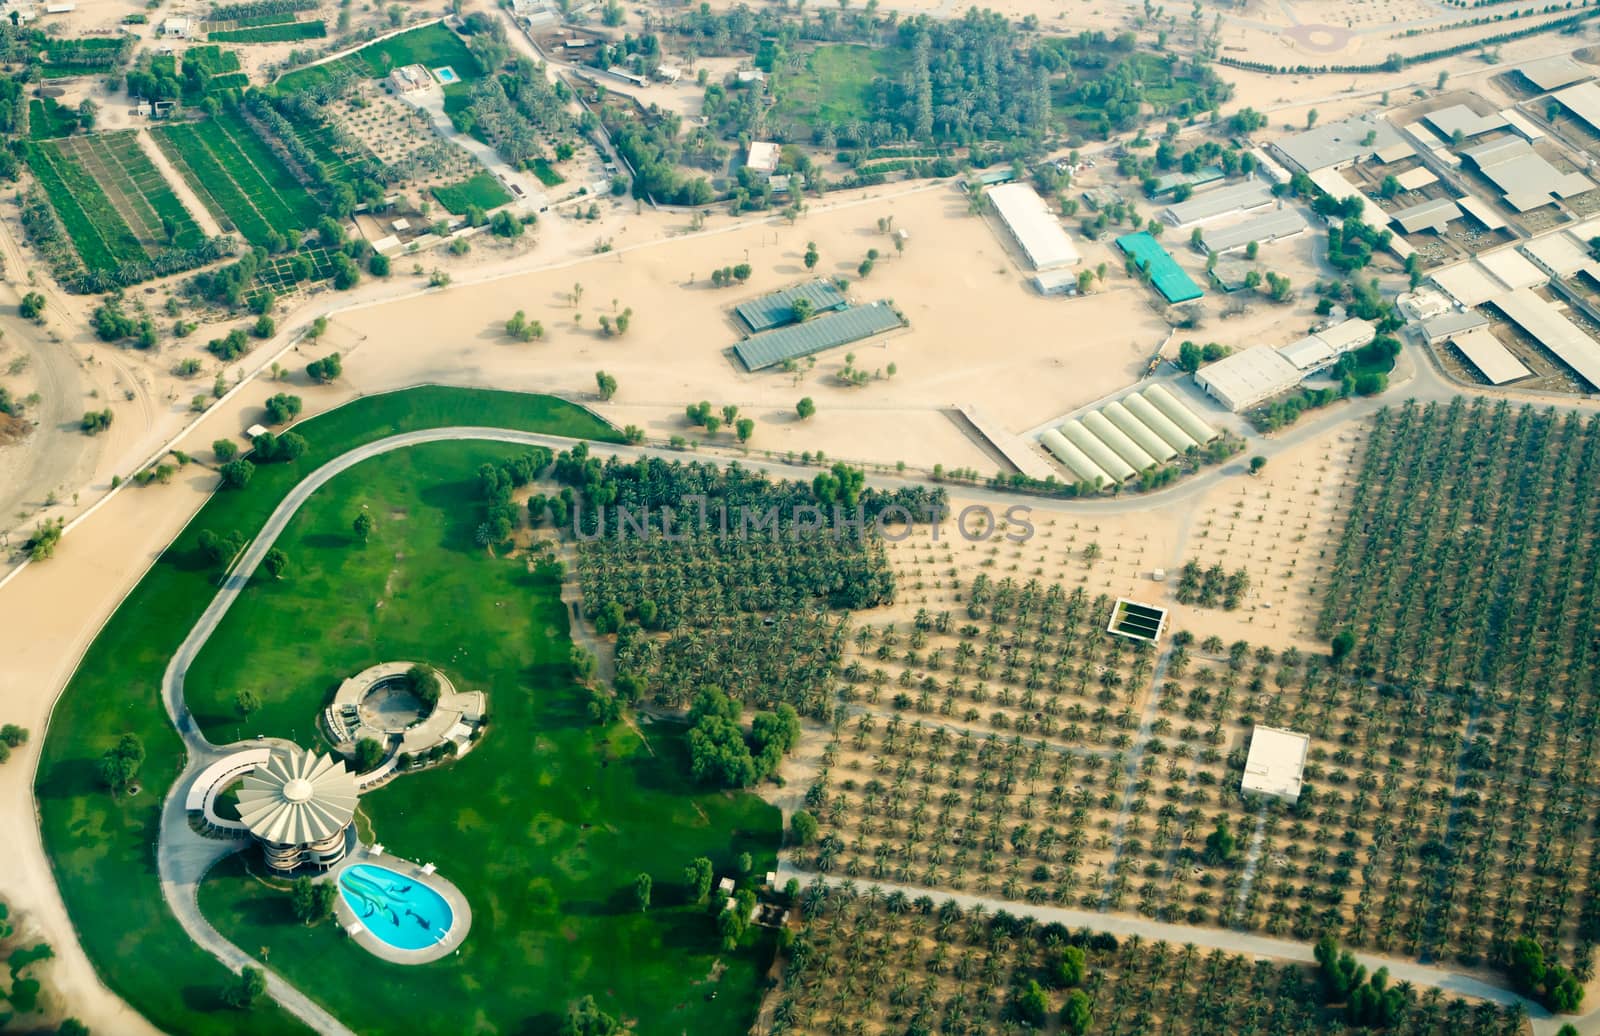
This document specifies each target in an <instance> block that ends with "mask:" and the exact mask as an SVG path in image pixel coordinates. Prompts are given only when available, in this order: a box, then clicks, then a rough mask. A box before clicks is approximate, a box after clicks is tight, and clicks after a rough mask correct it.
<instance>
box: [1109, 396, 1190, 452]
mask: <svg viewBox="0 0 1600 1036" xmlns="http://www.w3.org/2000/svg"><path fill="white" fill-rule="evenodd" d="M1100 412H1101V413H1102V414H1105V415H1106V420H1108V421H1110V422H1111V423H1112V424H1113V425H1115V426H1116V427H1117V429H1118V430H1119V431H1121V432H1122V434H1124V435H1126V436H1127V437H1128V438H1130V439H1132V440H1133V441H1134V442H1135V443H1136V444H1137V445H1138V447H1139V448H1140V449H1141V450H1143V451H1144V452H1146V453H1148V454H1149V455H1150V456H1152V457H1154V458H1155V459H1156V460H1158V461H1161V460H1171V459H1172V458H1173V457H1175V456H1177V455H1178V451H1177V450H1176V449H1174V448H1173V447H1172V446H1170V445H1169V444H1168V443H1167V441H1166V440H1165V439H1163V438H1161V436H1159V435H1157V434H1156V433H1155V432H1154V431H1153V430H1152V429H1150V428H1149V427H1148V426H1146V425H1145V423H1144V422H1143V421H1141V420H1139V419H1138V418H1137V417H1135V416H1134V415H1133V413H1132V412H1131V411H1130V410H1129V409H1128V408H1127V407H1125V406H1123V405H1122V404H1121V403H1107V404H1106V405H1105V407H1104V408H1102V409H1101V411H1100Z"/></svg>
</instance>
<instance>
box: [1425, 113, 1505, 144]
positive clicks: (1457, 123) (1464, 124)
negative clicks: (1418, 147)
mask: <svg viewBox="0 0 1600 1036" xmlns="http://www.w3.org/2000/svg"><path fill="white" fill-rule="evenodd" d="M1422 121H1423V122H1426V123H1427V124H1428V128H1429V129H1431V130H1433V132H1435V133H1437V134H1438V135H1439V138H1440V139H1441V140H1447V141H1451V142H1454V141H1455V138H1456V134H1457V133H1459V134H1461V139H1462V140H1471V139H1472V138H1473V137H1481V136H1483V135H1484V134H1485V133H1488V132H1489V131H1490V130H1496V129H1501V128H1502V127H1504V126H1505V125H1506V118H1505V116H1504V115H1500V114H1499V113H1496V114H1494V115H1479V114H1478V113H1477V112H1475V111H1473V110H1472V109H1471V108H1468V107H1467V106H1466V105H1464V104H1452V105H1451V106H1450V107H1448V108H1440V109H1439V110H1438V111H1436V112H1429V113H1428V114H1426V115H1424V116H1423V117H1422Z"/></svg>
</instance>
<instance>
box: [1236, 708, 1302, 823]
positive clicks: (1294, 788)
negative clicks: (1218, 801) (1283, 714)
mask: <svg viewBox="0 0 1600 1036" xmlns="http://www.w3.org/2000/svg"><path fill="white" fill-rule="evenodd" d="M1310 747H1311V738H1310V737H1309V736H1308V735H1306V734H1297V733H1295V732H1294V731H1292V730H1282V729H1280V728H1278V727H1264V726H1260V725H1257V726H1256V727H1255V728H1253V729H1252V730H1251V731H1250V752H1249V754H1248V755H1247V756H1246V757H1245V760H1244V779H1243V780H1241V781H1240V782H1239V790H1240V791H1241V792H1243V793H1244V794H1246V795H1265V796H1267V797H1268V798H1274V799H1281V800H1282V801H1284V802H1287V803H1290V804H1291V805H1292V804H1293V803H1295V802H1298V801H1299V800H1300V786H1301V781H1302V780H1303V778H1304V777H1305V771H1306V754H1307V750H1308V749H1309V748H1310Z"/></svg>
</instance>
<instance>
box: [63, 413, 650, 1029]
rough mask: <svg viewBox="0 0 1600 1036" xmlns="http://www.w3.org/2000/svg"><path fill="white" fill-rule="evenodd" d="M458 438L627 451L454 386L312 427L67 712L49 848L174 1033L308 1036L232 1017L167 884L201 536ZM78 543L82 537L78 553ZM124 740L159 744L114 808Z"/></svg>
mask: <svg viewBox="0 0 1600 1036" xmlns="http://www.w3.org/2000/svg"><path fill="white" fill-rule="evenodd" d="M450 424H480V425H492V426H498V427H505V428H522V429H527V430H530V431H546V432H554V433H557V434H563V435H573V436H584V437H588V438H593V439H605V440H607V441H616V440H618V439H619V438H620V437H619V436H618V435H617V433H616V432H615V431H614V430H613V429H611V428H610V427H609V426H607V425H605V424H603V423H602V422H601V421H599V420H598V419H596V418H594V417H593V416H591V415H590V414H588V413H587V412H585V411H583V410H581V409H579V408H577V407H574V406H572V405H571V404H568V403H566V402H563V401H561V400H557V399H553V398H551V397H548V396H529V395H522V394H518V393H510V392H487V391H478V390H468V389H451V388H440V387H425V388H419V389H412V390H409V391H405V392H396V393H391V394H389V395H383V396H372V397H367V398H364V399H360V400H357V401H355V402H353V403H350V404H349V405H347V406H344V407H341V408H340V409H338V410H335V411H333V412H331V413H328V414H324V415H322V416H320V417H315V418H312V419H310V420H307V421H305V422H303V423H302V424H300V425H299V426H297V428H296V430H297V431H299V432H300V433H301V434H302V435H304V436H305V437H306V438H307V440H309V442H310V449H308V450H307V452H306V455H305V456H304V457H302V458H301V459H300V460H299V461H297V462H295V463H293V464H283V465H269V466H266V467H263V468H261V469H260V470H259V471H257V473H256V477H255V478H254V479H253V480H252V481H251V483H250V486H249V488H248V489H246V490H244V491H239V492H229V493H219V494H217V495H215V496H213V497H212V498H211V499H210V500H209V501H207V502H206V504H205V506H204V507H203V508H202V509H201V511H200V513H199V514H198V515H197V517H196V518H195V520H194V521H193V522H191V523H190V524H189V525H188V527H187V528H185V529H184V531H183V532H182V533H181V534H180V535H179V536H178V538H177V539H176V540H174V541H173V543H172V544H171V545H170V546H169V547H168V548H167V549H166V551H164V552H163V553H162V555H161V557H160V558H159V559H158V560H157V561H156V563H155V564H154V566H153V567H152V568H151V569H150V571H149V572H148V573H146V574H145V576H144V578H142V579H141V580H140V581H139V583H138V585H137V586H135V587H134V589H133V591H132V592H131V593H130V594H129V595H128V597H127V598H126V599H125V600H124V601H123V604H122V606H121V607H120V608H119V609H118V610H117V612H116V613H115V614H114V615H113V616H112V617H111V619H110V620H109V621H108V622H107V623H106V625H105V626H104V627H103V628H102V629H101V631H100V633H99V635H98V636H97V637H96V638H95V640H94V642H93V643H92V644H91V645H90V647H89V649H88V651H87V652H86V653H85V655H84V657H83V659H82V660H81V662H80V664H79V666H78V668H77V670H76V672H75V673H74V675H73V678H72V680H71V682H69V683H68V685H67V687H66V689H65V691H64V692H63V693H62V696H61V699H60V701H58V702H57V707H56V709H55V710H54V712H53V713H52V718H51V723H50V727H49V729H48V730H47V731H45V732H44V739H45V740H44V747H43V755H42V758H41V759H40V761H39V772H38V777H37V785H36V788H35V792H36V794H37V797H38V802H39V824H40V832H41V835H42V837H43V840H44V845H45V849H46V851H47V852H48V853H49V854H50V859H51V863H52V865H53V867H54V870H55V876H56V881H57V883H58V885H59V886H60V889H61V894H62V897H63V898H64V900H65V902H66V905H67V910H68V913H69V914H70V915H71V917H72V921H73V924H74V926H75V927H76V929H77V932H78V935H79V937H80V939H81V940H82V943H83V946H84V949H85V951H86V952H87V953H88V954H89V958H90V960H92V961H93V962H94V964H95V966H96V968H97V969H98V970H99V973H100V976H101V977H102V978H103V979H104V980H105V981H106V983H107V984H108V985H109V986H110V987H111V989H112V990H113V991H115V992H116V993H117V994H118V995H119V996H121V997H123V998H124V999H125V1000H127V1001H128V1002H129V1003H130V1004H132V1005H133V1006H134V1008H135V1009H137V1010H139V1011H140V1012H142V1013H143V1014H144V1015H145V1016H146V1017H148V1018H150V1019H151V1021H153V1022H154V1023H155V1024H156V1025H157V1026H158V1027H159V1028H162V1029H164V1030H166V1031H168V1032H181V1033H184V1034H186V1036H232V1034H236V1033H237V1034H261V1036H276V1034H280V1033H298V1032H301V1031H303V1030H302V1029H301V1028H300V1026H298V1025H297V1024H296V1023H295V1021H294V1020H293V1019H292V1018H290V1017H288V1016H287V1015H285V1014H283V1013H282V1012H280V1011H278V1010H277V1009H276V1008H275V1007H273V1006H270V1005H268V1006H265V1007H262V1008H261V1009H259V1010H257V1011H255V1012H252V1013H250V1014H239V1013H236V1012H232V1011H219V1010H218V1006H219V1005H218V999H217V998H218V992H219V990H220V989H221V987H222V985H223V984H224V982H225V981H227V974H226V971H225V969H223V967H222V966H221V965H220V964H218V963H216V962H215V961H214V960H213V959H212V958H211V957H209V956H208V955H206V954H205V953H204V952H202V951H201V950H200V949H198V948H197V947H195V946H194V945H193V944H192V943H191V942H190V941H189V939H188V937H187V936H186V935H185V934H184V933H183V930H182V929H181V928H179V927H178V924H177V922H176V921H175V920H174V919H173V917H172V915H171V914H170V913H168V911H167V909H166V904H165V902H164V901H163V900H162V898H161V893H160V889H159V888H158V887H157V884H156V879H155V861H154V855H153V852H154V844H155V830H156V826H157V824H158V821H159V816H160V807H161V800H162V797H163V796H164V795H165V794H166V791H167V787H168V785H169V783H170V781H171V780H172V778H173V776H174V775H176V774H177V773H178V772H179V770H180V769H181V767H182V743H181V742H180V741H179V739H178V736H177V734H176V732H174V731H173V729H172V727H171V724H170V723H169V722H168V720H167V716H166V712H165V711H164V710H163V708H162V705H161V701H160V696H159V695H160V685H161V676H162V673H163V671H164V670H165V668H166V665H167V661H168V659H169V658H170V657H171V656H172V653H173V651H174V650H176V649H177V646H178V644H179V643H180V642H181V641H182V640H183V637H184V635H185V634H186V633H187V631H188V629H189V628H190V626H192V625H193V623H194V621H195V620H196V619H197V618H198V617H199V615H200V613H201V612H202V611H204V609H205V606H206V604H207V602H209V601H210V600H211V598H212V596H213V595H214V594H215V590H216V588H215V585H214V582H213V575H212V573H210V572H208V571H207V570H206V568H205V567H204V566H203V565H202V564H201V563H200V560H199V556H198V549H197V547H196V542H195V541H196V537H197V536H198V535H199V531H200V530H201V529H204V528H238V529H255V528H258V527H259V526H260V525H261V523H262V522H263V521H264V520H265V519H266V517H267V515H268V514H270V513H271V511H272V508H273V507H274V506H275V505H276V504H277V503H278V501H279V500H281V499H282V498H283V496H284V494H285V493H287V492H288V491H289V489H290V488H291V487H292V486H293V485H294V483H295V482H297V481H298V480H299V479H300V478H301V477H303V476H304V475H305V474H306V473H308V472H310V471H312V470H314V469H315V468H316V467H317V466H318V465H320V464H322V463H324V462H325V461H327V460H329V459H330V458H332V457H334V456H336V455H338V454H340V453H343V452H345V451H346V450H348V449H350V448H351V447H353V446H357V445H360V444H361V443H364V442H371V441H373V440H375V439H381V438H383V437H385V436H388V435H393V434H394V433H396V432H400V431H405V430H409V429H414V428H430V427H438V426H442V425H450ZM133 491H134V492H161V490H160V489H159V488H153V489H141V490H133ZM71 544H72V541H71V539H70V537H69V538H68V539H67V540H66V541H65V542H64V543H63V544H62V549H63V550H71V549H72V546H71ZM124 733H133V734H136V735H137V736H138V737H139V738H140V739H141V740H142V741H143V742H144V747H145V751H146V761H145V764H144V768H143V770H142V774H141V780H140V784H141V788H140V791H139V793H138V794H137V795H134V796H131V797H126V798H123V799H120V800H115V801H114V800H112V799H111V798H110V797H109V796H108V795H107V794H106V793H105V792H104V791H103V790H102V789H101V787H100V785H99V783H98V781H97V779H96V778H95V766H96V760H97V759H98V758H99V757H100V755H101V754H102V753H104V752H105V751H106V750H107V749H108V748H110V747H112V745H113V744H115V742H116V740H117V739H118V738H119V737H120V736H121V735H122V734H124ZM397 790H399V789H397ZM275 963H276V962H275Z"/></svg>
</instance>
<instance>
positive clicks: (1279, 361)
mask: <svg viewBox="0 0 1600 1036" xmlns="http://www.w3.org/2000/svg"><path fill="white" fill-rule="evenodd" d="M1300 378H1301V374H1300V370H1299V368H1297V367H1296V366H1295V365H1294V364H1292V363H1290V362H1289V361H1288V360H1286V359H1284V358H1283V356H1282V355H1281V354H1280V353H1279V352H1278V350H1276V349H1269V348H1267V347H1266V346H1257V347H1256V348H1253V349H1245V350H1242V351H1240V352H1236V353H1234V354H1233V355H1232V356H1225V357H1223V358H1222V359H1220V360H1218V361H1217V362H1216V363H1212V364H1208V365H1206V366H1204V367H1201V368H1200V370H1199V371H1198V372H1196V373H1195V376H1194V380H1195V384H1197V385H1199V386H1200V387H1201V388H1202V389H1205V392H1206V395H1208V396H1210V397H1211V398H1213V399H1215V400H1216V401H1217V402H1219V403H1221V404H1222V405H1223V406H1225V407H1227V408H1228V409H1229V410H1232V411H1233V412H1234V413H1239V412H1240V411H1241V410H1246V409H1248V408H1250V407H1253V406H1255V405H1256V404H1257V403H1260V402H1261V401H1262V400H1266V399H1271V398H1272V397H1273V396H1276V395H1279V394H1281V393H1284V392H1287V391H1289V390H1290V389H1292V388H1294V387H1295V386H1296V385H1298V384H1300Z"/></svg>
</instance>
